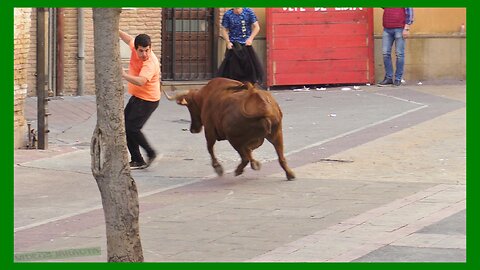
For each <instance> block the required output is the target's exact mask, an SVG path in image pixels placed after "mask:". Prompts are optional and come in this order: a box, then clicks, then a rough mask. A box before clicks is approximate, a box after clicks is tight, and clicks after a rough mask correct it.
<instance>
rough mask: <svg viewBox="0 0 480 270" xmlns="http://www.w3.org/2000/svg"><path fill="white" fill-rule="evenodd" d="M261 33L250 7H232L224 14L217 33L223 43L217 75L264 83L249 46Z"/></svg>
mask: <svg viewBox="0 0 480 270" xmlns="http://www.w3.org/2000/svg"><path fill="white" fill-rule="evenodd" d="M259 31H260V25H259V23H258V20H257V16H256V15H255V13H254V12H253V10H252V9H250V8H232V9H229V10H227V11H226V12H225V14H224V15H223V19H222V27H221V30H220V34H221V36H222V37H223V39H224V40H225V43H226V47H227V48H226V51H225V59H224V60H223V62H222V64H221V65H220V67H219V69H218V76H221V77H225V78H230V79H234V80H238V81H242V82H245V81H249V82H252V83H259V84H262V83H263V79H264V78H263V77H264V71H263V67H262V64H261V62H260V60H259V58H258V56H257V54H256V53H255V51H254V49H253V47H252V43H253V39H254V38H255V37H256V36H257V34H258V32H259Z"/></svg>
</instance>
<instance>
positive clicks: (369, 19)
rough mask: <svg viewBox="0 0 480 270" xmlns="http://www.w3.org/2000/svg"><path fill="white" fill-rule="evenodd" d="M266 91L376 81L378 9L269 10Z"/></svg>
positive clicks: (267, 17)
mask: <svg viewBox="0 0 480 270" xmlns="http://www.w3.org/2000/svg"><path fill="white" fill-rule="evenodd" d="M266 15H267V16H266V19H267V27H266V32H267V85H268V86H272V85H307V84H317V85H318V84H332V83H366V82H373V80H374V74H373V71H374V64H373V9H371V8H363V9H353V8H352V9H335V8H327V9H320V8H318V9H315V8H305V9H300V8H297V9H296V10H295V9H287V10H286V9H283V8H267V13H266Z"/></svg>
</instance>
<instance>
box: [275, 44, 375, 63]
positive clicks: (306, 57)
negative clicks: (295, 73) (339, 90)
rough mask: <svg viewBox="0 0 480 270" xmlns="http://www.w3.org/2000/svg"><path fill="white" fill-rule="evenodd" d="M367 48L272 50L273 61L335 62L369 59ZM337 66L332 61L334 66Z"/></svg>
mask: <svg viewBox="0 0 480 270" xmlns="http://www.w3.org/2000/svg"><path fill="white" fill-rule="evenodd" d="M367 55H368V48H367V47H352V48H331V47H330V48H328V47H326V48H316V49H303V50H301V49H297V50H272V52H271V55H270V56H271V57H272V59H274V60H273V61H276V60H275V59H278V60H290V61H291V60H299V61H312V60H325V59H329V60H334V59H337V60H338V59H364V60H365V61H366V60H367V59H368V58H367ZM333 64H335V62H334V61H332V65H333Z"/></svg>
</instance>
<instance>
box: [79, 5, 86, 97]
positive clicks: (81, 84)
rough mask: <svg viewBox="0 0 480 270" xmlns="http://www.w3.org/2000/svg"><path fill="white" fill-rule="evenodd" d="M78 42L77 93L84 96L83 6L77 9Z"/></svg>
mask: <svg viewBox="0 0 480 270" xmlns="http://www.w3.org/2000/svg"><path fill="white" fill-rule="evenodd" d="M77 12H78V13H77V14H78V15H77V42H78V78H77V81H78V86H77V95H79V96H83V93H84V87H85V83H84V76H85V75H84V74H85V38H84V36H83V20H84V14H83V8H78V9H77Z"/></svg>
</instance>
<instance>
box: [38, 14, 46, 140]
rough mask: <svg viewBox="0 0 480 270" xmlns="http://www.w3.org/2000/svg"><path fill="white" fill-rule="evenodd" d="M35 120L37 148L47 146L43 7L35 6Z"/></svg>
mask: <svg viewBox="0 0 480 270" xmlns="http://www.w3.org/2000/svg"><path fill="white" fill-rule="evenodd" d="M36 83H37V121H38V123H37V124H38V128H37V130H38V148H39V149H47V148H48V135H47V133H48V122H47V104H48V102H47V95H46V92H45V8H37V81H36Z"/></svg>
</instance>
